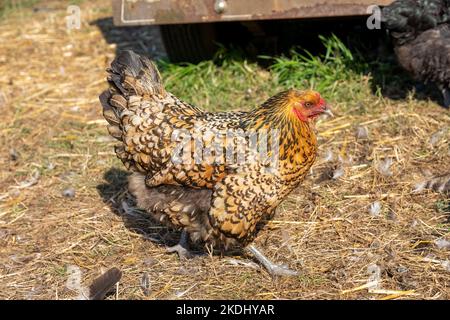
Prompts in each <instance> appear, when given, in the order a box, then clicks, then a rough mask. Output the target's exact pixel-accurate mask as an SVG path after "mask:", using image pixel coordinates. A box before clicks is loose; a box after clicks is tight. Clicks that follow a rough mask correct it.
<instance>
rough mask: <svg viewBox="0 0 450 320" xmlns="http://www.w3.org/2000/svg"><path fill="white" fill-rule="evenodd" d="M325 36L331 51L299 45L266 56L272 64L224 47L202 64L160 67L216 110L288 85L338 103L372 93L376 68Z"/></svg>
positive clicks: (179, 89)
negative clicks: (372, 71) (313, 50)
mask: <svg viewBox="0 0 450 320" xmlns="http://www.w3.org/2000/svg"><path fill="white" fill-rule="evenodd" d="M320 39H321V41H322V43H323V45H324V49H325V50H324V53H323V54H322V55H318V56H314V55H312V54H310V53H309V52H307V51H304V50H301V48H294V49H292V50H291V52H290V54H289V55H288V56H281V57H268V56H262V57H260V58H261V59H264V60H266V62H269V66H268V67H267V68H263V67H261V66H260V65H259V64H258V63H256V62H249V61H247V60H245V59H244V58H243V57H242V55H241V54H239V52H236V51H227V50H225V49H223V48H222V49H221V50H220V51H219V52H218V53H217V54H216V57H215V58H214V59H213V60H209V61H203V62H200V63H199V64H188V63H184V64H171V63H167V62H164V61H162V62H160V66H161V69H162V75H163V78H164V82H165V85H166V88H167V89H168V90H169V91H171V92H173V93H174V94H175V95H177V96H180V97H183V99H185V100H187V101H189V102H191V103H193V104H195V105H198V106H200V107H203V108H206V109H208V110H213V111H217V110H230V109H246V108H250V107H252V106H254V104H255V102H256V103H257V104H259V103H262V102H263V101H264V100H266V99H267V98H268V97H270V96H271V95H273V94H275V93H277V92H279V91H282V90H286V89H288V88H297V89H308V88H311V89H314V90H317V91H319V92H320V93H321V94H322V95H323V96H324V97H325V98H326V99H330V100H332V101H334V102H336V101H337V102H339V101H341V102H344V101H348V100H349V97H358V96H360V97H363V96H367V95H368V94H369V95H370V94H371V93H372V88H371V86H370V83H369V81H367V78H368V77H369V78H370V68H371V66H370V65H369V64H368V63H367V62H365V61H364V59H362V57H361V55H359V54H356V55H355V54H354V53H352V52H351V51H350V50H349V49H348V48H347V47H346V46H345V45H344V44H343V43H342V42H341V41H340V40H339V39H338V38H337V37H336V36H334V35H333V36H331V37H329V38H325V37H322V36H320ZM243 92H244V94H243ZM230 97H231V99H230ZM354 100H355V101H356V100H357V99H354Z"/></svg>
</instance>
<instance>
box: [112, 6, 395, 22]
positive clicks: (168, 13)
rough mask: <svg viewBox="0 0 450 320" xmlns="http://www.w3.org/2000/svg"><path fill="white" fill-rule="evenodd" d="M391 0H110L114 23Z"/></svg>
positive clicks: (252, 16) (299, 13) (295, 14)
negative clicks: (111, 0) (111, 1)
mask: <svg viewBox="0 0 450 320" xmlns="http://www.w3.org/2000/svg"><path fill="white" fill-rule="evenodd" d="M391 2H393V0H319V1H316V0H113V11H114V23H115V24H116V25H122V26H123V25H145V24H173V23H198V22H214V21H237V20H242V21H243V20H265V19H292V18H316V17H334V16H354V15H364V14H367V13H366V12H367V8H368V7H369V6H370V5H374V4H375V5H380V6H383V5H388V4H390V3H391Z"/></svg>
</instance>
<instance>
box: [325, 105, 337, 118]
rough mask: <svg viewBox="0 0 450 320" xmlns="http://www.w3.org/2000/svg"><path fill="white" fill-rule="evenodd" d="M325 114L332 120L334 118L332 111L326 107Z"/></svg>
mask: <svg viewBox="0 0 450 320" xmlns="http://www.w3.org/2000/svg"><path fill="white" fill-rule="evenodd" d="M323 113H325V114H326V115H328V116H329V117H330V118H332V117H334V114H333V112H331V110H330V109H329V108H328V107H326V108H325V110H324V111H323Z"/></svg>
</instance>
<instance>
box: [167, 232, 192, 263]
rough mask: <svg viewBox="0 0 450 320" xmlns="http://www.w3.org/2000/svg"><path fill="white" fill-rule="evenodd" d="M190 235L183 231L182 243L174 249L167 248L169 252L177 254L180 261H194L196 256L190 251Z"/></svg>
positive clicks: (173, 247)
mask: <svg viewBox="0 0 450 320" xmlns="http://www.w3.org/2000/svg"><path fill="white" fill-rule="evenodd" d="M188 247H189V245H188V233H187V232H186V231H183V232H182V233H181V237H180V242H178V244H176V245H174V246H172V247H166V250H167V251H168V252H171V253H172V252H176V253H178V256H179V257H180V259H192V258H193V257H194V254H193V253H192V252H191V251H189V249H188Z"/></svg>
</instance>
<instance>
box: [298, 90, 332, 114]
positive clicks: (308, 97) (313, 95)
mask: <svg viewBox="0 0 450 320" xmlns="http://www.w3.org/2000/svg"><path fill="white" fill-rule="evenodd" d="M289 98H290V99H289V100H290V102H291V103H290V106H291V107H292V109H291V111H292V112H293V113H294V114H295V115H296V116H297V118H298V119H300V120H301V121H305V122H307V121H310V120H313V119H315V118H317V117H318V116H319V115H321V114H322V113H326V114H328V115H332V113H331V111H330V109H329V108H328V106H327V103H326V102H325V100H324V99H323V98H322V97H321V96H320V94H319V93H318V92H316V91H313V90H307V91H297V90H291V92H290V97H289Z"/></svg>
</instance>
